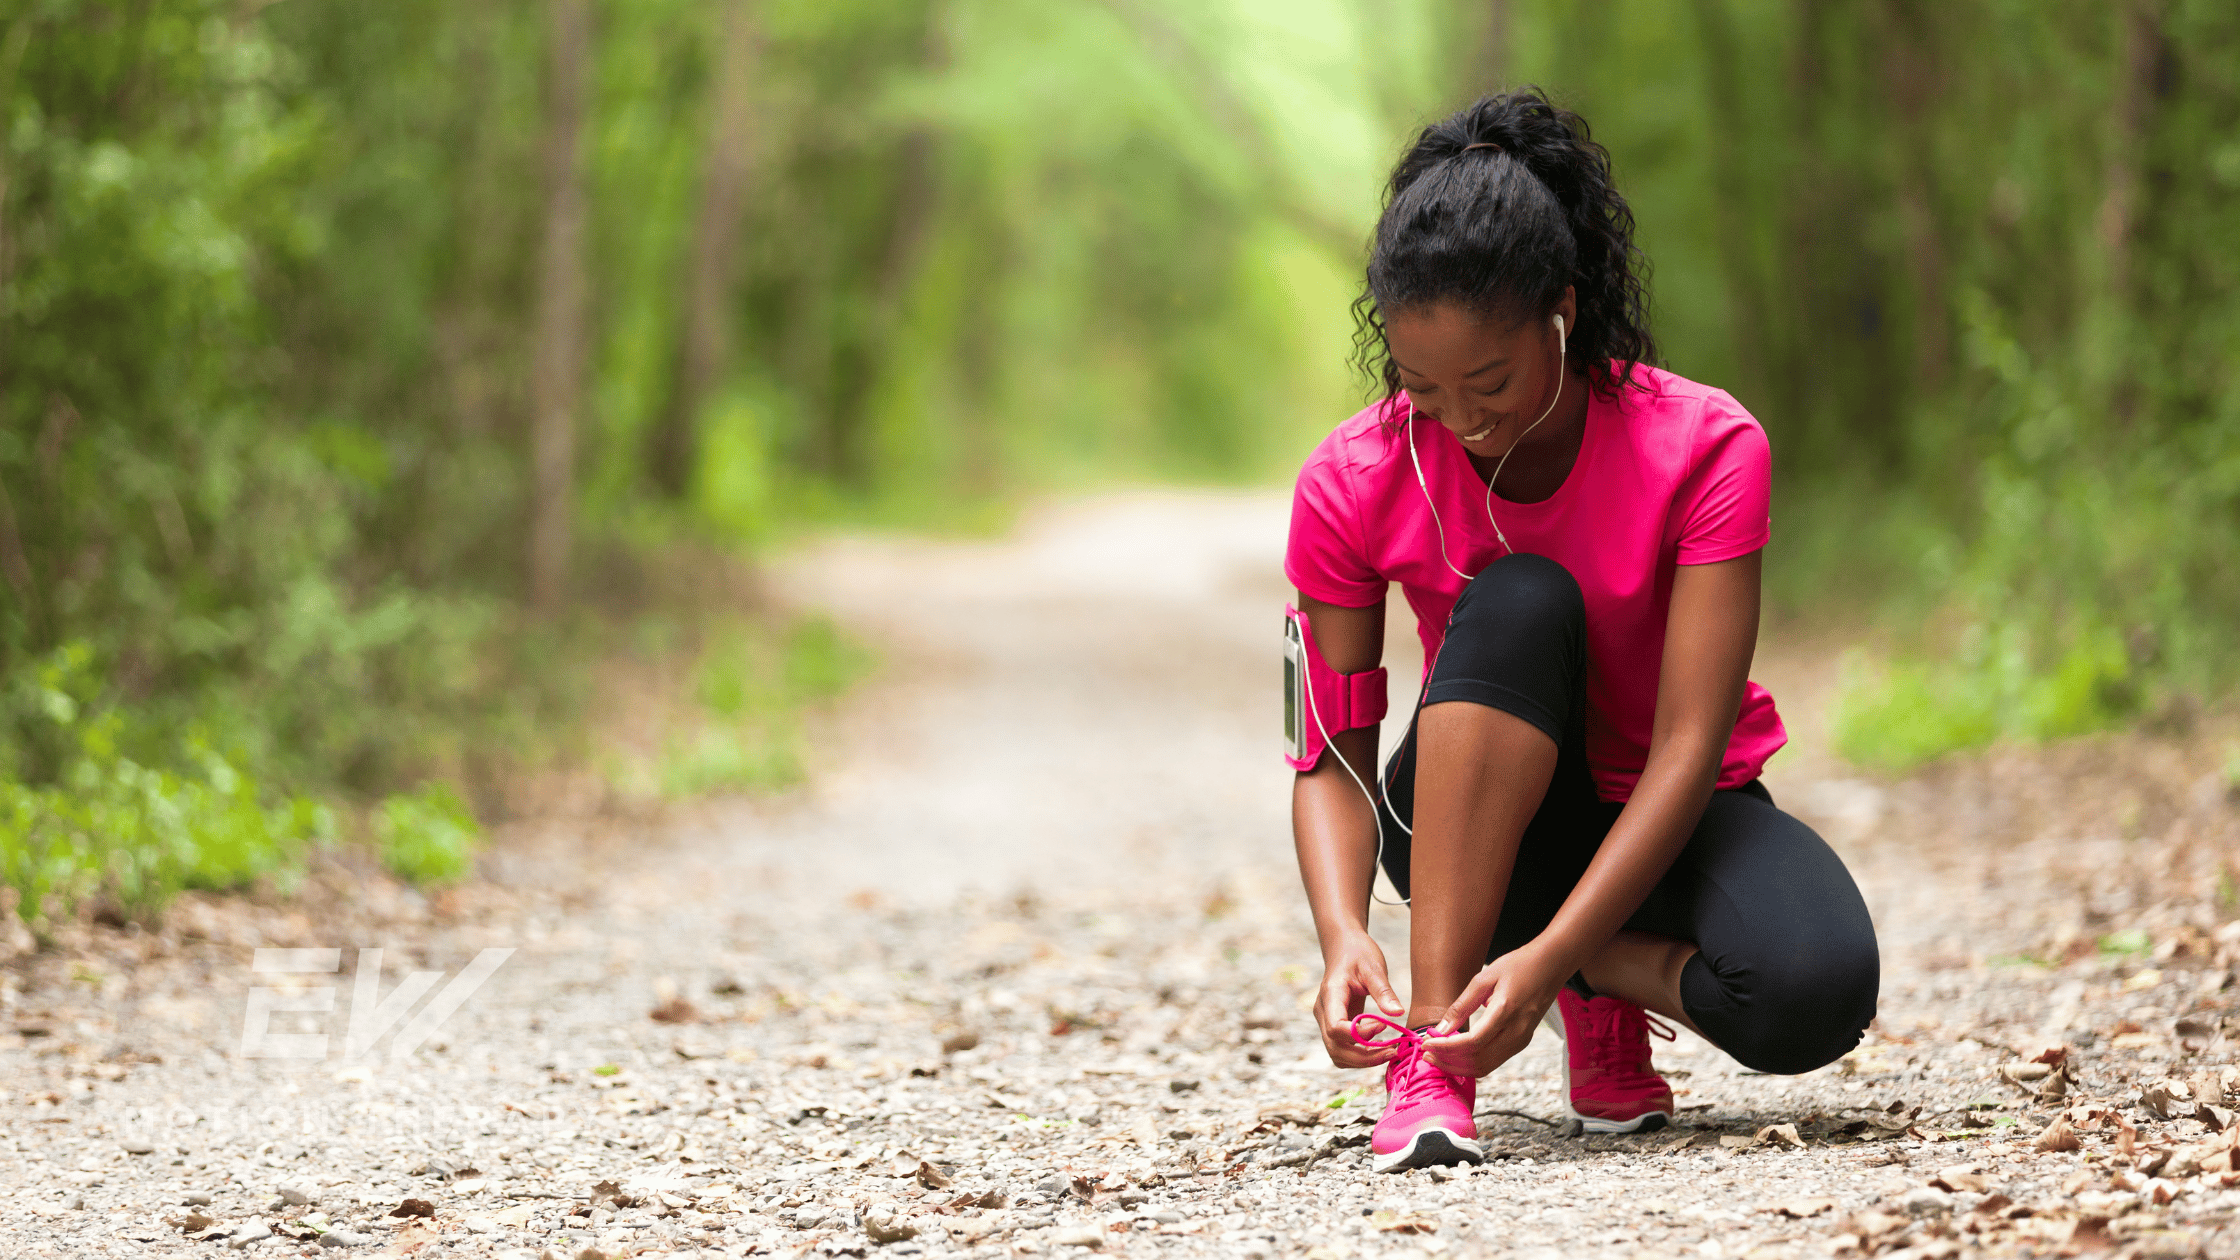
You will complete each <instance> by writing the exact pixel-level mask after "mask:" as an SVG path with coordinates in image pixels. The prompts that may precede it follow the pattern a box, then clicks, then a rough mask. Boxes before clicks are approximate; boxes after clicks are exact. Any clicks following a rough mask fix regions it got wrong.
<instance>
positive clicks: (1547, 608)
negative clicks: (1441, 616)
mask: <svg viewBox="0 0 2240 1260" xmlns="http://www.w3.org/2000/svg"><path fill="white" fill-rule="evenodd" d="M1586 620H1587V602H1586V597H1585V596H1584V595H1582V594H1581V593H1580V591H1579V583H1578V580H1577V579H1575V578H1573V577H1572V576H1571V571H1570V570H1568V569H1566V568H1564V567H1563V566H1562V565H1561V564H1558V563H1557V562H1555V561H1553V560H1550V559H1549V558H1548V557H1546V556H1536V555H1531V554H1529V553H1528V554H1523V555H1515V554H1512V555H1506V556H1503V557H1501V558H1500V559H1499V560H1496V561H1494V562H1493V563H1492V564H1489V565H1487V566H1486V567H1485V568H1483V569H1481V570H1479V572H1478V576H1476V577H1474V578H1472V579H1470V585H1469V586H1467V587H1464V588H1463V591H1462V595H1461V597H1460V598H1458V599H1457V600H1455V605H1454V614H1453V616H1452V617H1450V618H1449V619H1448V632H1449V633H1450V634H1451V633H1453V632H1454V631H1455V630H1457V629H1461V628H1463V627H1465V626H1468V625H1471V624H1473V623H1477V622H1485V621H1493V622H1498V623H1500V624H1502V625H1505V626H1515V625H1517V624H1519V623H1520V622H1521V623H1524V624H1529V625H1534V626H1538V627H1541V628H1544V629H1548V630H1556V631H1562V630H1569V629H1571V628H1572V627H1575V626H1577V627H1583V626H1584V625H1585V624H1586Z"/></svg>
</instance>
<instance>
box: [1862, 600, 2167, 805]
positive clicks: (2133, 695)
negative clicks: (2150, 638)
mask: <svg viewBox="0 0 2240 1260" xmlns="http://www.w3.org/2000/svg"><path fill="white" fill-rule="evenodd" d="M2032 659H2033V658H2032V654H2031V653H2030V652H2029V651H2028V650H2027V644H2026V643H2025V642H2024V638H2023V635H2022V633H2021V632H2020V630H2019V629H2017V628H2015V627H2011V626H2010V627H2005V628H2003V629H2000V630H1986V629H1984V628H1982V627H1976V628H1973V629H1971V630H1970V631H1969V632H1968V633H1967V634H1966V635H1964V636H1962V647H1961V650H1960V651H1959V652H1958V653H1955V654H1954V655H1953V656H1951V657H1949V658H1945V659H1942V660H1922V659H1918V658H1902V659H1900V660H1899V661H1898V662H1896V663H1894V664H1891V665H1889V666H1887V667H1885V668H1882V669H1879V670H1877V669H1873V668H1870V667H1869V666H1867V665H1866V663H1865V661H1864V659H1863V658H1862V657H1861V656H1859V655H1858V654H1856V653H1854V654H1853V655H1852V656H1851V657H1850V658H1849V659H1848V661H1847V662H1846V666H1845V674H1846V678H1845V681H1844V687H1843V691H1842V693H1841V695H1840V696H1839V697H1838V699H1837V702H1836V711H1835V715H1834V735H1835V746H1836V751H1837V752H1839V753H1841V754H1842V755H1843V756H1844V757H1845V758H1846V759H1848V760H1850V761H1852V762H1854V763H1856V764H1858V765H1863V766H1873V767H1876V768H1878V769H1883V770H1904V769H1907V768H1909V767H1912V766H1915V765H1918V764H1920V763H1922V762H1924V761H1928V760H1931V759H1932V758H1935V757H1939V756H1942V755H1944V754H1946V753H1949V752H1960V751H1965V750H1967V749H1971V748H1981V747H1983V746H1984V745H1986V744H1989V743H1991V742H1992V741H1993V740H1995V739H1998V738H1999V737H2001V736H2007V737H2011V738H2020V739H2058V738H2061V737H2063V736H2067V735H2081V734H2084V733H2086V732H2088V731H2094V730H2099V729H2102V728H2105V727H2108V726H2111V725H2114V724H2115V723H2117V722H2120V721H2122V720H2123V719H2124V718H2125V717H2127V716H2129V715H2130V714H2132V713H2133V712H2134V711H2135V710H2136V709H2137V706H2138V695H2137V692H2136V690H2135V688H2134V687H2133V685H2132V669H2131V663H2130V660H2129V658H2128V656H2127V655H2126V653H2125V652H2124V648H2123V644H2122V641H2121V640H2119V639H2117V638H2116V636H2115V635H2114V634H2113V633H2111V632H2108V631H2105V630H2101V631H2095V632H2091V633H2087V634H2084V635H2080V636H2079V637H2078V638H2077V639H2076V641H2075V642H2073V643H2072V644H2071V645H2070V646H2069V649H2068V651H2066V652H2064V653H2062V654H2061V655H2060V656H2058V657H2056V658H2055V659H2054V663H2053V666H2052V668H2050V669H2045V670H2040V669H2036V668H2033V667H2032V665H2031V661H2032Z"/></svg>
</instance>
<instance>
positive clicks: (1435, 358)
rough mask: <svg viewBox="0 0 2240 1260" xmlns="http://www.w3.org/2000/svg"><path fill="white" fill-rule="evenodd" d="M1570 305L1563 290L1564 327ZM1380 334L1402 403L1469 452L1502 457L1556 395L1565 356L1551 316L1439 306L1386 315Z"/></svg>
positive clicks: (1569, 297) (1559, 308)
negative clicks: (1511, 316)
mask: <svg viewBox="0 0 2240 1260" xmlns="http://www.w3.org/2000/svg"><path fill="white" fill-rule="evenodd" d="M1576 310H1577V306H1576V301H1575V298H1574V296H1573V293H1572V291H1571V290H1570V289H1568V288H1567V289H1565V290H1564V291H1563V301H1562V302H1560V303H1558V304H1557V306H1556V309H1555V311H1554V312H1553V314H1555V315H1561V316H1562V317H1563V324H1564V327H1565V328H1567V329H1568V328H1571V327H1574V326H1575V325H1574V324H1573V322H1572V321H1573V319H1574V316H1575V312H1576ZM1384 334H1385V344H1386V345H1387V346H1388V347H1389V348H1390V349H1391V351H1392V362H1393V365H1394V366H1395V367H1397V368H1399V369H1400V385H1401V388H1403V389H1405V390H1406V391H1407V393H1408V400H1409V401H1410V402H1412V403H1414V404H1415V409H1416V410H1417V411H1418V412H1421V413H1422V414H1424V415H1427V416H1429V417H1431V418H1432V419H1433V420H1436V421H1438V422H1439V423H1440V424H1443V425H1445V426H1446V427H1447V431H1448V432H1450V433H1452V434H1454V435H1455V436H1456V437H1458V438H1460V439H1462V441H1463V445H1464V447H1465V449H1467V450H1468V451H1469V452H1470V453H1471V454H1473V455H1492V456H1499V455H1504V454H1507V453H1508V450H1509V447H1510V446H1511V444H1513V443H1514V442H1515V441H1516V440H1517V436H1518V435H1519V434H1521V433H1523V432H1524V430H1525V429H1526V428H1528V427H1529V426H1530V425H1531V424H1532V423H1533V422H1534V421H1535V420H1538V419H1539V418H1540V416H1541V414H1542V413H1543V412H1545V411H1546V410H1547V409H1548V405H1549V403H1550V402H1552V401H1553V400H1554V398H1555V394H1556V384H1557V381H1558V379H1559V377H1560V374H1561V372H1562V364H1563V356H1562V353H1561V351H1560V350H1559V349H1558V345H1559V342H1558V340H1557V338H1556V326H1555V321H1554V319H1553V318H1550V319H1546V320H1537V319H1526V320H1518V321H1507V320H1501V319H1486V318H1484V317H1482V316H1480V315H1478V314H1476V313H1474V312H1472V311H1469V310H1465V309H1464V308H1462V307H1460V306H1456V305H1453V304H1450V303H1441V304H1439V305H1436V306H1428V307H1424V308H1422V309H1420V310H1410V311H1402V312H1399V313H1396V314H1394V315H1392V316H1390V317H1389V318H1387V319H1386V320H1385V329H1384ZM1542 431H1543V433H1545V432H1546V428H1545V426H1543V430H1542Z"/></svg>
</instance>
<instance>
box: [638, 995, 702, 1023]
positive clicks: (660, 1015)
mask: <svg viewBox="0 0 2240 1260" xmlns="http://www.w3.org/2000/svg"><path fill="white" fill-rule="evenodd" d="M646 1018H648V1019H650V1020H652V1021H653V1022H654V1023H656V1024H697V1023H699V1022H700V1008H699V1007H697V1006H694V1005H693V1004H692V1003H690V1002H688V1001H686V1000H685V999H684V998H683V997H682V996H678V997H673V998H670V999H669V1000H668V1001H666V1002H663V1003H662V1004H661V1005H659V1006H656V1007H654V1008H653V1009H652V1010H650V1011H648V1012H646Z"/></svg>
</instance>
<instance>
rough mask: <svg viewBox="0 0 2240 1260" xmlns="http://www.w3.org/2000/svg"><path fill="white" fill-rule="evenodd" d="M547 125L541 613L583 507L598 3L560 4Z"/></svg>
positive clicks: (536, 495) (540, 392)
mask: <svg viewBox="0 0 2240 1260" xmlns="http://www.w3.org/2000/svg"><path fill="white" fill-rule="evenodd" d="M549 12H550V15H551V29H550V32H549V34H550V39H551V49H550V51H551V62H550V66H549V69H550V73H551V81H550V83H549V84H548V85H547V93H548V104H547V113H546V117H545V140H544V176H545V180H544V182H545V219H544V251H543V258H542V261H541V262H540V264H539V268H538V273H539V274H538V285H537V322H536V333H535V336H536V343H535V348H534V356H533V357H534V364H533V366H532V368H531V374H532V375H531V379H530V394H531V400H530V405H531V415H530V421H529V423H530V426H531V434H530V439H531V456H532V457H531V475H532V477H533V484H532V487H531V498H530V504H529V597H530V602H531V603H532V604H533V605H534V606H535V607H536V608H537V610H538V611H539V612H543V613H550V612H553V611H554V610H556V609H558V608H559V607H560V605H561V603H562V601H563V600H564V599H565V598H566V595H567V582H568V561H569V552H570V532H571V528H572V524H573V522H572V509H573V507H574V498H575V424H576V410H577V408H578V407H579V406H580V405H581V402H582V396H583V368H584V351H585V343H586V341H587V340H588V337H587V333H586V330H585V315H586V306H587V304H588V302H587V299H588V294H587V289H588V280H587V277H586V275H585V266H584V256H583V254H584V220H585V217H586V206H585V199H586V198H585V190H584V171H583V116H584V110H585V105H586V98H587V97H588V96H589V93H590V79H591V73H590V72H591V4H590V0H551V7H550V10H549Z"/></svg>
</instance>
